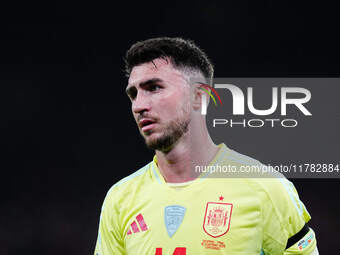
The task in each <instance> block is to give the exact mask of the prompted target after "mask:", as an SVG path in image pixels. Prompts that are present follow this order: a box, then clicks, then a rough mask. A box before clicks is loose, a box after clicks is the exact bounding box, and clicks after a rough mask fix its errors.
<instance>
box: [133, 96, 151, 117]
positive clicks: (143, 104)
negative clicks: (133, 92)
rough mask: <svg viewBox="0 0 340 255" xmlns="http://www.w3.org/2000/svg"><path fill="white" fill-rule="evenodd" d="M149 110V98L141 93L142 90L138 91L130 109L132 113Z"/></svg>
mask: <svg viewBox="0 0 340 255" xmlns="http://www.w3.org/2000/svg"><path fill="white" fill-rule="evenodd" d="M149 110H150V100H149V99H148V98H146V97H145V96H144V95H143V92H139V93H138V94H137V96H136V98H135V100H133V102H132V111H133V112H134V113H142V112H145V111H149Z"/></svg>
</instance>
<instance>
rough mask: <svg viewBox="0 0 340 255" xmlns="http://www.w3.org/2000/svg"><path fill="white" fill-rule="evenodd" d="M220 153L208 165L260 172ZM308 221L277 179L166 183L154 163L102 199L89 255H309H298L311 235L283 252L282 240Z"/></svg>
mask: <svg viewBox="0 0 340 255" xmlns="http://www.w3.org/2000/svg"><path fill="white" fill-rule="evenodd" d="M219 147H220V148H219V151H218V153H217V155H216V156H215V158H214V160H212V162H211V163H210V165H218V164H219V165H224V166H235V167H238V168H239V167H241V166H242V165H260V162H259V161H256V160H254V159H251V158H249V157H247V156H244V155H241V154H239V153H237V152H235V151H233V150H231V149H229V148H227V146H226V145H224V144H220V145H219ZM278 176H279V175H278ZM310 218H311V217H310V215H309V213H308V212H307V210H306V208H305V206H304V205H303V203H302V202H301V201H300V199H299V197H298V194H297V192H296V190H295V188H294V186H293V184H292V183H291V182H290V181H288V180H287V179H285V178H284V177H283V176H279V177H273V178H213V176H211V175H207V174H206V175H201V176H200V178H197V179H195V180H194V181H191V182H187V183H181V184H168V183H166V182H165V180H164V178H163V177H162V175H161V174H160V170H159V169H158V167H157V157H156V156H155V157H154V159H153V161H152V162H150V163H149V164H147V165H146V166H145V167H143V168H142V169H140V170H138V171H137V172H135V173H134V174H132V175H130V176H128V177H126V178H124V179H122V180H121V181H119V182H118V183H116V184H115V185H113V187H112V188H111V189H110V190H109V192H108V193H107V195H106V198H105V200H104V203H103V206H102V211H101V216H100V222H99V231H98V238H97V243H96V247H95V253H94V254H95V255H111V254H116V255H120V254H129V255H130V254H131V255H144V254H147V255H149V254H150V255H165V254H170V255H184V254H189V255H198V254H204V255H218V254H220V255H222V254H229V255H238V254H247V255H259V254H273V255H274V254H309V253H304V251H308V252H309V251H311V250H313V248H315V246H316V241H315V237H314V235H313V233H312V236H311V234H309V236H308V237H305V239H306V242H304V243H303V247H302V246H301V247H299V246H294V247H293V248H292V249H290V250H289V251H285V249H286V244H287V240H288V239H289V238H290V237H291V236H293V235H295V234H296V233H298V232H299V231H300V230H301V229H302V228H303V226H304V225H305V223H306V222H308V221H309V220H310ZM308 238H309V239H308ZM308 240H309V241H308ZM287 252H289V253H287Z"/></svg>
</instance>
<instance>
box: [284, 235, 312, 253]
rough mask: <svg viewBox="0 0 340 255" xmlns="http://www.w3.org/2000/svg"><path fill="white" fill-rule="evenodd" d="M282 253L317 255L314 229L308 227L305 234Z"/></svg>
mask: <svg viewBox="0 0 340 255" xmlns="http://www.w3.org/2000/svg"><path fill="white" fill-rule="evenodd" d="M283 254H284V255H317V254H318V249H317V247H316V239H315V233H314V231H313V230H312V229H311V228H309V231H308V232H307V234H305V235H304V236H303V237H302V238H301V239H300V240H298V241H297V242H296V243H295V244H294V245H292V246H290V247H288V248H287V249H286V250H285V251H284V253H283Z"/></svg>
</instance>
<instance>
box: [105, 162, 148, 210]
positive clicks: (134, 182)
mask: <svg viewBox="0 0 340 255" xmlns="http://www.w3.org/2000/svg"><path fill="white" fill-rule="evenodd" d="M151 164H152V162H150V163H148V164H147V165H145V166H144V167H142V168H140V169H139V170H137V171H135V172H134V173H132V174H130V175H128V176H126V177H125V178H123V179H121V180H120V181H118V182H116V183H115V184H114V185H113V186H112V187H111V188H110V189H109V191H108V192H107V194H106V197H105V200H104V204H103V206H104V205H105V204H108V203H109V204H113V203H115V204H119V203H120V202H121V201H122V200H125V199H126V198H127V196H129V195H130V194H134V193H135V192H136V191H137V190H140V189H141V187H143V186H145V185H146V184H148V183H150V182H151V173H150V171H151Z"/></svg>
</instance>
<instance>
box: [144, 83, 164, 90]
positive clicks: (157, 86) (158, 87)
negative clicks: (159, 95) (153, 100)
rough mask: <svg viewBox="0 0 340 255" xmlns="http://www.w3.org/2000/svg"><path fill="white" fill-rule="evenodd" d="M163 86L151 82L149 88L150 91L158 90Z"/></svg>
mask: <svg viewBox="0 0 340 255" xmlns="http://www.w3.org/2000/svg"><path fill="white" fill-rule="evenodd" d="M161 88H162V87H161V86H159V85H158V84H150V85H149V86H148V87H147V90H148V91H157V90H159V89H161Z"/></svg>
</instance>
